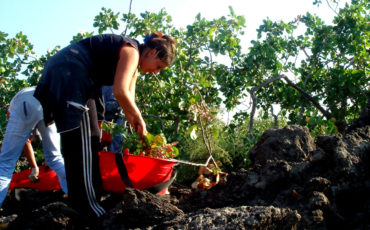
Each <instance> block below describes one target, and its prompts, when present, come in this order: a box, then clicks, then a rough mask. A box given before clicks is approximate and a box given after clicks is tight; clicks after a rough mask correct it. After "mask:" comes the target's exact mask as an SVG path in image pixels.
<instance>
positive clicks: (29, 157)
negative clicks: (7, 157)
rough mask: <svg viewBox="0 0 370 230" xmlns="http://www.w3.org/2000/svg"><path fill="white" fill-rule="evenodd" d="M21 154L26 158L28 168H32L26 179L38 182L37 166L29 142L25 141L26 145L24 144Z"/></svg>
mask: <svg viewBox="0 0 370 230" xmlns="http://www.w3.org/2000/svg"><path fill="white" fill-rule="evenodd" d="M23 153H24V155H25V156H26V158H27V161H28V163H29V164H30V166H31V168H32V172H31V174H30V175H29V176H28V178H29V179H30V180H31V181H32V182H36V181H37V180H38V176H39V167H38V166H37V163H36V159H35V153H34V151H33V148H32V145H31V141H30V140H27V141H26V144H24V147H23Z"/></svg>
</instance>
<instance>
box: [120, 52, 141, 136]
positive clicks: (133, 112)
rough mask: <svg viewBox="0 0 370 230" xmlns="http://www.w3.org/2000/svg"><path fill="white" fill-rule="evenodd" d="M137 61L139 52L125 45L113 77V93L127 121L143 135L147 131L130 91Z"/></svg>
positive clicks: (132, 89)
mask: <svg viewBox="0 0 370 230" xmlns="http://www.w3.org/2000/svg"><path fill="white" fill-rule="evenodd" d="M138 63H139V52H138V51H137V50H136V49H135V48H134V47H131V46H125V47H123V48H122V49H121V52H120V59H119V60H118V64H117V69H116V75H115V77H114V84H113V93H114V97H115V98H116V100H117V102H118V103H119V104H120V106H121V107H122V109H123V112H124V113H125V115H126V118H127V120H128V122H130V124H131V125H132V127H133V128H134V129H135V130H136V132H137V133H138V134H139V135H142V136H143V135H145V134H146V133H147V131H146V125H145V122H144V120H143V118H142V116H141V112H140V110H139V108H138V107H137V105H136V103H135V100H134V97H135V96H134V95H132V92H135V88H134V87H133V84H134V83H136V75H135V73H136V69H137V66H138ZM130 87H131V90H130Z"/></svg>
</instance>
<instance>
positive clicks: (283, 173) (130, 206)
mask: <svg viewBox="0 0 370 230" xmlns="http://www.w3.org/2000/svg"><path fill="white" fill-rule="evenodd" d="M368 117H369V113H368V112H366V111H365V112H364V113H362V114H361V117H360V119H361V120H359V121H355V123H354V124H355V125H353V126H351V127H350V128H349V129H347V132H345V133H344V134H341V135H322V136H319V137H318V138H317V139H316V140H314V139H313V138H312V137H311V136H310V135H309V132H308V129H307V128H306V127H300V126H295V125H293V126H287V127H284V128H281V129H270V130H266V131H265V133H264V134H263V135H262V137H261V138H260V140H259V141H258V143H257V144H256V145H255V146H254V148H253V149H252V151H251V153H250V154H251V159H252V161H253V167H251V168H250V169H248V170H245V169H239V170H236V171H234V172H230V173H229V175H228V178H227V181H226V183H225V184H223V185H217V186H215V187H213V188H212V189H210V190H206V191H201V190H198V189H196V190H194V189H190V188H183V187H182V188H178V187H176V186H171V187H170V189H169V191H170V195H153V194H151V193H150V192H148V191H139V190H136V189H127V190H126V191H125V192H124V193H123V194H107V195H106V196H105V197H104V200H103V205H104V207H106V210H107V211H108V214H107V215H106V216H105V217H104V218H102V219H98V220H89V221H88V222H89V223H88V224H87V225H86V222H82V220H81V219H80V218H79V216H78V214H77V213H76V212H75V211H74V210H73V209H71V208H69V207H68V205H66V198H65V197H64V196H62V195H61V194H60V192H59V193H55V192H38V191H33V190H29V189H28V190H27V189H24V190H18V191H16V192H14V191H13V192H9V193H8V197H7V199H6V201H5V202H4V204H3V207H2V208H3V209H2V210H1V211H0V229H5V228H7V229H108V230H115V229H324V230H325V229H370V221H369V220H370V196H369V194H370V180H369V177H370V171H369V168H370V160H369V159H370V157H369V153H370V126H369V124H368V119H369V118H368Z"/></svg>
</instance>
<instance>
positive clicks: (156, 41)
mask: <svg viewBox="0 0 370 230" xmlns="http://www.w3.org/2000/svg"><path fill="white" fill-rule="evenodd" d="M142 46H143V47H142V50H145V49H146V48H150V49H156V50H157V52H158V53H157V57H158V58H159V59H160V60H161V61H163V62H165V63H167V64H168V65H171V64H172V63H173V62H174V61H175V48H176V42H175V41H174V40H173V39H172V38H171V37H170V36H168V35H162V33H159V32H152V34H151V35H150V36H145V39H144V44H142Z"/></svg>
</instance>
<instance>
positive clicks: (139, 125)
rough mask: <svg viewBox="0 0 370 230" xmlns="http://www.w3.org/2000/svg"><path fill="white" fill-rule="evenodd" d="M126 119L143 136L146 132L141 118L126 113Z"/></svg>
mask: <svg viewBox="0 0 370 230" xmlns="http://www.w3.org/2000/svg"><path fill="white" fill-rule="evenodd" d="M126 119H127V121H128V122H129V123H130V125H131V126H132V127H133V128H134V129H135V131H136V133H137V134H139V135H140V136H141V137H144V136H145V135H146V134H147V133H148V131H147V130H146V124H145V122H144V120H143V118H141V117H136V116H132V115H127V114H126Z"/></svg>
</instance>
